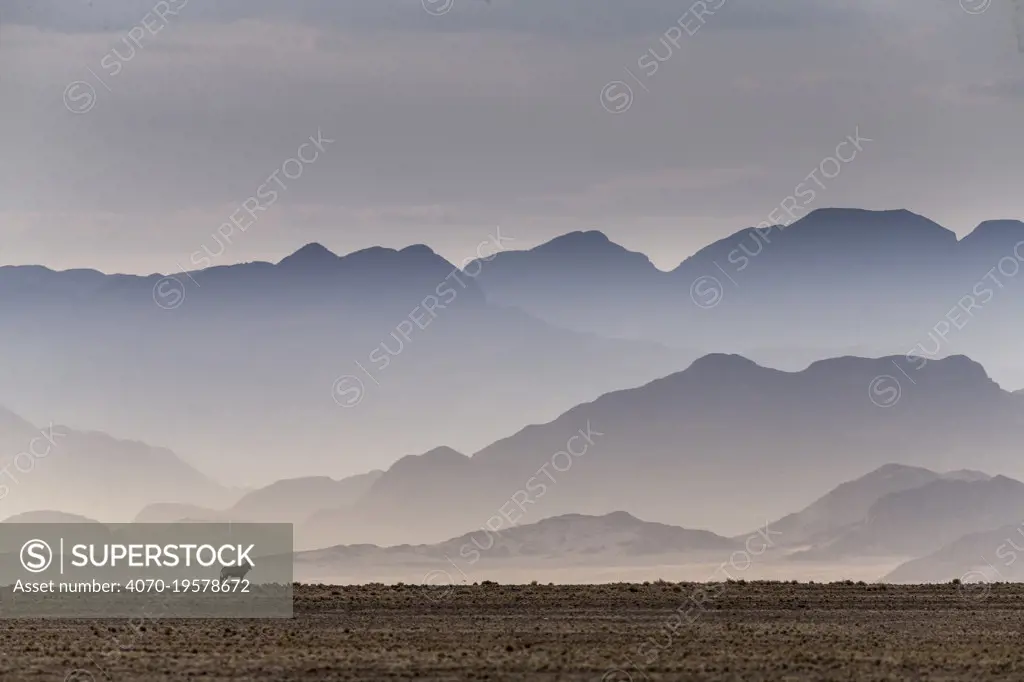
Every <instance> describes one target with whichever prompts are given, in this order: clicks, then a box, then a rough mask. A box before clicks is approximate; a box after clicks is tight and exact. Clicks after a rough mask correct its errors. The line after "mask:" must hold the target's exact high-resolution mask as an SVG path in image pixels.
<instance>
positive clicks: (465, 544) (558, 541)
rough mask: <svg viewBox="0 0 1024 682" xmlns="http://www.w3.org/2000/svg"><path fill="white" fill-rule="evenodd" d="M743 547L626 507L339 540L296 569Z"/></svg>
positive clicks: (616, 557)
mask: <svg viewBox="0 0 1024 682" xmlns="http://www.w3.org/2000/svg"><path fill="white" fill-rule="evenodd" d="M740 547H742V544H741V543H740V542H739V541H735V540H730V539H729V538H724V537H721V536H719V535H715V534H714V533H711V532H708V531H701V530H689V529H686V528H680V527H675V526H669V525H665V524H660V523H651V522H647V521H641V520H640V519H637V518H636V517H634V516H632V515H630V514H627V513H625V512H613V513H610V514H606V515H603V516H589V515H584V514H567V515H563V516H557V517H550V518H545V519H542V520H540V521H537V522H534V523H530V524H524V525H517V526H513V527H510V528H507V529H504V530H501V531H500V532H488V531H487V530H485V529H478V530H477V531H475V532H473V533H467V534H465V535H462V536H460V537H456V538H451V539H449V540H446V541H444V542H440V543H436V544H428V545H408V544H405V545H397V546H391V547H379V546H376V545H371V544H360V545H339V546H334V547H327V548H324V549H317V550H311V551H304V552H297V553H296V555H295V562H296V571H297V572H299V573H307V572H309V571H328V572H329V571H344V570H353V569H371V568H377V569H381V570H384V569H387V568H393V567H397V566H407V565H415V564H423V565H424V566H437V565H443V566H446V567H448V568H450V563H449V561H450V560H451V558H452V557H454V558H455V559H457V560H458V561H460V562H462V563H463V564H466V563H467V557H469V559H470V562H469V563H471V564H476V563H477V562H478V561H483V562H485V563H500V562H508V561H518V560H526V561H563V562H569V563H580V562H594V561H604V562H608V563H609V564H615V563H622V562H626V563H630V562H634V561H636V560H642V559H644V558H652V557H656V556H659V555H676V556H689V557H691V558H694V557H697V558H699V557H701V556H705V555H707V554H709V553H712V554H713V555H714V556H716V557H717V556H723V555H724V556H727V555H728V553H729V552H732V551H733V550H736V549H738V548H740Z"/></svg>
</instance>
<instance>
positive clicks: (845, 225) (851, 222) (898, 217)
mask: <svg viewBox="0 0 1024 682" xmlns="http://www.w3.org/2000/svg"><path fill="white" fill-rule="evenodd" d="M798 227H799V228H803V229H808V228H810V229H814V230H822V229H836V230H845V229H851V230H855V231H857V233H858V234H864V233H871V232H875V231H878V232H882V231H885V232H890V233H891V232H893V231H897V232H899V233H906V232H913V233H920V234H926V233H927V234H941V235H942V236H944V237H946V238H947V239H952V240H953V241H956V234H954V233H953V232H951V231H950V230H947V229H946V228H944V227H943V226H942V225H939V224H938V223H936V222H934V221H932V220H929V219H928V218H925V217H924V216H922V215H918V214H917V213H914V212H912V211H908V210H907V209H905V208H899V209H892V210H880V211H876V210H870V209H865V208H837V207H830V208H818V209H815V210H813V211H811V212H810V213H808V214H807V215H806V216H804V217H803V218H801V219H800V220H797V221H796V222H795V223H793V224H792V225H791V226H790V227H789V228H787V230H791V229H793V228H798Z"/></svg>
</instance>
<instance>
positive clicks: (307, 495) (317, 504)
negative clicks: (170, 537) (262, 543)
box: [135, 470, 384, 524]
mask: <svg viewBox="0 0 1024 682" xmlns="http://www.w3.org/2000/svg"><path fill="white" fill-rule="evenodd" d="M383 473H384V472H383V471H379V470H377V471H371V472H368V473H365V474H359V475H356V476H350V477H348V478H343V479H340V480H335V479H332V478H329V477H327V476H311V477H304V478H293V479H285V480H281V481H276V482H274V483H271V484H270V485H268V486H265V487H263V488H260V489H257V490H253V491H250V492H248V493H246V494H245V495H243V496H242V497H241V498H240V499H239V500H238V501H237V502H236V503H235V504H233V505H232V506H230V507H228V508H226V509H209V508H204V507H196V506H191V505H181V504H173V503H155V504H150V505H147V506H146V507H145V508H143V509H142V510H141V511H140V512H139V513H138V514H137V515H136V517H135V522H136V523H173V522H175V521H181V520H182V519H191V520H209V521H235V522H249V523H293V524H300V523H303V522H305V521H306V520H307V519H308V518H310V516H312V515H314V514H315V513H316V512H323V511H324V510H335V509H340V508H343V507H346V506H348V505H351V504H352V503H353V502H354V501H355V500H357V499H358V498H359V497H360V496H362V495H363V494H364V493H365V492H366V491H367V490H369V488H370V486H371V485H373V482H374V481H376V480H377V479H378V478H379V477H380V476H381V474H383Z"/></svg>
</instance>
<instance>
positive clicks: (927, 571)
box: [881, 521, 1024, 599]
mask: <svg viewBox="0 0 1024 682" xmlns="http://www.w3.org/2000/svg"><path fill="white" fill-rule="evenodd" d="M1020 548H1024V525H1022V524H1021V521H1018V522H1016V523H1011V524H1007V525H1005V526H1001V527H999V528H994V529H992V530H985V531H979V532H975V533H969V534H967V535H964V536H962V537H959V538H957V539H956V540H953V541H952V542H949V543H948V544H946V545H943V546H942V547H940V548H939V549H937V550H935V551H934V552H932V553H930V554H927V555H925V556H922V557H919V558H916V559H911V560H910V561H907V562H906V563H903V564H900V565H899V566H898V567H896V568H895V569H894V570H893V571H891V572H890V573H888V574H887V575H885V576H883V577H882V579H881V580H882V582H889V583H948V582H950V581H951V580H960V581H961V582H962V583H963V585H962V586H961V588H960V589H961V590H962V591H963V592H964V593H965V594H966V595H967V596H969V597H974V598H977V599H982V598H984V589H985V588H984V587H983V586H982V585H979V584H978V583H986V582H1022V581H1024V561H1022V560H1021V559H1022V558H1024V557H1022V551H1024V550H1021V549H1020Z"/></svg>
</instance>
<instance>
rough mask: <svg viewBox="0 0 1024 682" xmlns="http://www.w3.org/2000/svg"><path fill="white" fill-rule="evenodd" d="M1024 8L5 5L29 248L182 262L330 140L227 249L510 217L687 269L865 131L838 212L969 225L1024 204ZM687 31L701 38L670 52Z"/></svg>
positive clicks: (463, 246) (0, 16)
mask: <svg viewBox="0 0 1024 682" xmlns="http://www.w3.org/2000/svg"><path fill="white" fill-rule="evenodd" d="M988 3H991V6H987V5H988ZM1018 3H1020V0H964V2H963V3H962V4H963V5H965V6H966V7H967V9H970V10H972V11H974V12H975V13H971V12H968V11H965V9H964V7H962V6H961V4H960V3H959V2H958V0H899V1H898V2H895V1H893V0H850V1H847V0H771V2H767V1H766V0H724V2H723V0H706V3H705V4H706V6H708V7H712V8H713V7H716V6H719V5H721V6H720V7H719V8H718V9H717V11H715V13H714V14H711V15H707V16H705V17H704V24H703V25H701V24H699V23H698V22H697V20H695V19H694V18H693V17H692V15H690V16H689V17H688V18H687V17H686V15H687V12H688V8H689V6H690V0H682V1H680V0H489V1H488V0H423V2H421V1H420V0H305V1H304V0H289V1H288V2H282V1H279V0H191V1H190V2H189V1H188V0H167V1H166V2H163V3H157V2H155V0H144V1H143V0H0V108H2V116H0V150H2V152H0V244H2V252H0V263H4V264H22V263H41V264H44V265H48V266H50V267H54V268H58V269H63V268H69V267H94V268H97V269H100V270H104V271H108V272H113V271H119V272H142V273H149V272H153V271H171V270H176V269H177V267H178V264H187V263H188V259H189V254H190V253H192V252H194V251H196V250H197V249H199V248H200V247H201V246H202V245H203V244H207V245H210V247H211V248H212V247H213V246H214V244H213V241H212V239H211V237H210V235H211V233H213V232H214V231H215V230H216V229H217V227H218V226H219V225H221V224H222V223H224V222H225V221H226V220H227V219H228V217H229V216H230V215H231V214H232V212H234V211H235V210H236V209H237V208H238V207H239V206H240V205H241V204H242V202H243V201H245V200H246V199H247V198H249V197H252V196H254V195H255V194H256V192H257V189H258V188H259V187H260V185H263V184H264V183H265V182H267V179H268V177H269V176H270V175H271V174H272V173H274V171H275V170H278V169H280V168H281V166H282V163H283V162H284V161H285V160H286V159H288V158H289V157H293V156H295V154H296V151H297V149H298V147H299V145H300V144H302V143H303V142H305V141H308V139H309V137H310V136H311V135H312V136H314V137H316V135H317V132H318V130H319V131H320V132H321V133H322V135H323V137H326V138H328V139H333V140H334V142H333V143H330V144H325V146H324V151H323V152H319V157H318V158H317V159H316V161H315V162H313V163H309V164H306V165H304V166H302V175H301V177H299V178H297V179H295V180H284V179H283V177H282V176H280V175H279V176H278V178H279V179H281V180H283V181H284V182H285V183H287V190H283V189H281V188H280V187H278V188H277V189H278V190H279V197H278V200H277V202H276V203H275V204H274V205H273V206H269V207H268V208H266V210H265V211H262V212H259V213H257V216H258V220H257V221H256V222H255V223H254V224H252V225H249V226H247V229H246V231H245V232H244V233H242V232H240V231H237V232H236V234H235V236H234V237H233V239H234V242H233V244H232V245H231V246H230V248H229V250H228V251H226V252H225V254H224V255H223V257H222V259H223V260H221V261H218V262H235V261H245V260H277V259H279V258H281V257H283V256H284V255H286V254H287V253H290V252H292V251H294V250H296V249H297V248H298V247H300V246H301V245H303V244H304V243H306V242H310V241H319V242H322V243H323V244H325V245H326V246H328V247H329V248H331V249H332V250H334V251H336V252H338V253H347V252H350V251H353V250H357V249H360V248H364V247H367V246H371V245H376V244H383V245H385V246H396V247H397V246H405V245H408V244H411V243H426V244H428V245H430V246H431V247H433V248H434V249H435V250H436V251H438V252H439V253H441V254H442V255H444V256H446V257H448V258H450V259H453V260H460V259H462V258H463V257H465V256H468V255H471V254H472V253H473V251H474V249H475V248H476V245H477V244H478V243H479V242H480V241H481V240H482V239H484V238H486V236H487V235H488V234H490V233H493V231H494V226H495V225H500V226H501V228H502V233H503V234H505V235H509V236H512V237H515V238H516V239H517V241H516V242H515V243H514V246H515V247H524V248H525V247H528V246H532V245H534V244H537V243H540V242H542V241H546V240H547V239H550V238H551V237H553V236H556V235H558V234H562V233H565V232H568V231H572V230H578V229H600V230H603V231H605V232H607V233H608V234H609V236H611V237H612V238H613V239H614V240H616V241H618V242H619V243H621V244H623V245H625V246H627V247H629V248H632V249H635V250H641V251H644V252H646V253H647V254H648V255H650V256H651V257H652V259H653V260H654V261H655V263H656V264H658V265H659V266H660V267H663V268H670V267H674V266H675V265H676V264H678V263H679V262H680V261H681V260H682V259H683V258H685V257H686V256H688V255H690V254H691V253H692V252H693V251H695V250H696V249H698V248H699V247H701V246H703V245H705V244H706V243H708V242H709V241H711V240H713V239H716V238H719V237H722V236H725V235H726V234H729V233H731V232H734V231H736V230H739V229H741V228H743V227H746V226H750V225H754V224H756V223H758V222H760V221H762V220H765V219H766V218H767V216H768V214H769V213H770V212H771V211H772V209H773V208H774V207H775V206H777V205H778V203H779V202H780V201H781V200H782V199H783V198H784V197H786V196H787V195H790V194H793V192H794V188H795V187H796V185H797V184H798V183H800V182H802V181H804V179H805V178H806V176H807V175H808V173H810V172H811V171H812V170H813V169H814V168H816V167H818V165H819V163H820V162H821V161H822V160H823V159H824V158H826V157H827V156H829V155H832V154H834V150H835V148H836V145H837V144H838V143H839V142H841V141H842V140H843V139H845V138H846V136H847V135H852V134H853V133H854V132H855V130H857V129H858V128H859V130H860V134H861V136H863V137H867V138H870V139H871V140H873V142H870V143H865V144H864V145H863V150H862V151H860V152H858V155H857V157H856V158H855V159H854V160H853V161H851V162H849V163H846V164H844V165H843V166H842V170H841V173H840V174H839V175H838V177H835V178H833V179H825V180H824V183H825V186H826V187H825V189H824V190H821V189H819V191H818V192H817V194H818V196H817V198H816V199H815V201H814V202H813V205H811V206H809V208H816V207H822V206H858V207H864V208H909V209H911V210H913V211H915V212H918V213H921V214H924V215H926V216H928V217H930V218H932V219H934V220H936V221H938V222H940V223H942V224H943V225H945V226H947V227H949V228H950V229H953V230H955V231H956V232H957V233H959V234H961V235H963V234H965V233H966V232H969V231H970V230H971V229H972V228H973V227H974V226H975V225H976V224H977V223H978V222H980V221H982V220H985V219H989V218H1021V217H1022V216H1024V190H1022V188H1024V163H1022V161H1021V160H1022V157H1024V154H1022V152H1024V130H1022V126H1024V53H1022V51H1021V49H1020V47H1019V45H1018V36H1017V33H1018V26H1019V25H1020V24H1019V23H1018V24H1015V22H1014V11H1015V10H1014V7H1015V6H1016V4H1018ZM1020 4H1024V3H1020ZM154 9H156V10H157V11H156V13H154V12H153V10H154ZM168 9H170V10H171V11H173V10H178V13H177V14H176V15H173V14H169V13H168ZM428 10H429V11H428ZM982 10H983V11H982ZM160 13H163V14H164V18H163V19H160V18H159V17H158V16H156V15H157V14H160ZM677 20H678V21H680V22H681V23H683V24H684V25H685V26H687V27H688V28H689V31H693V34H692V35H690V32H689V31H686V32H683V33H682V36H681V37H677V42H678V43H679V46H678V48H676V47H674V46H672V45H671V43H662V42H659V39H660V38H661V37H662V36H663V35H664V34H665V33H666V31H670V27H672V26H673V25H676V22H677ZM144 24H145V25H147V26H148V28H143V25H144ZM135 27H137V28H135ZM133 28H134V35H136V36H140V35H141V36H143V37H141V38H138V40H137V43H138V44H133V42H132V39H131V38H130V37H129V36H130V34H131V33H132V31H133ZM695 28H696V30H694V29H695ZM153 33H155V35H153ZM677 33H678V32H677ZM1021 42H1024V41H1021ZM666 45H668V46H669V47H670V48H671V50H672V53H671V56H670V57H668V58H667V59H665V61H663V62H661V63H659V64H658V70H657V72H656V73H654V74H653V75H647V72H646V71H645V70H644V68H643V67H642V66H641V65H640V64H641V63H643V62H646V63H648V64H649V63H650V61H651V57H650V56H648V57H647V58H646V59H644V54H645V53H646V52H647V51H648V50H649V49H652V48H653V49H655V50H656V51H657V53H658V54H659V55H660V56H661V57H662V58H665V57H666V55H667V54H668V50H667V49H666ZM113 49H116V50H117V53H112V50H113ZM115 70H116V73H115ZM79 81H81V82H80V83H77V84H76V85H72V84H75V83H76V82H79ZM614 81H622V82H623V83H626V84H628V85H629V86H630V87H631V88H632V91H633V99H632V102H631V105H630V106H629V108H628V109H626V110H625V111H621V112H619V113H610V112H609V111H607V110H606V107H608V108H611V109H615V108H617V107H621V106H622V105H623V103H624V102H626V101H627V100H625V99H624V98H623V93H625V92H626V91H625V90H623V89H622V88H623V86H622V85H621V84H614V85H612V86H609V87H610V88H611V89H610V90H604V88H605V87H606V85H607V84H609V83H612V82H614ZM69 86H71V87H70V88H69ZM602 92H605V93H606V95H607V96H606V98H605V99H604V100H602ZM84 108H88V110H87V111H85V112H84V113H83V112H82V111H72V109H78V110H81V109H84ZM844 153H847V154H849V151H848V150H846V151H844ZM304 154H305V155H306V156H307V158H309V157H310V155H311V154H312V148H310V147H309V146H307V147H306V148H305V152H304ZM295 168H296V166H294V165H293V166H292V169H295ZM292 172H293V173H294V172H295V171H294V170H292ZM243 222H249V221H248V220H246V221H243Z"/></svg>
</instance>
